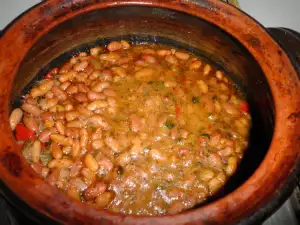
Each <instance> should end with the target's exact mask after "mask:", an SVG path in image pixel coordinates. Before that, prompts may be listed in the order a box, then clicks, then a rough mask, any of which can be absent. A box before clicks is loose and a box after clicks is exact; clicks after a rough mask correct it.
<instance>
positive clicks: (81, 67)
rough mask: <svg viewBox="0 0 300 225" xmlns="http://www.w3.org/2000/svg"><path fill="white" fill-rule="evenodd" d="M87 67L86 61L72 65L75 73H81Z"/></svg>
mask: <svg viewBox="0 0 300 225" xmlns="http://www.w3.org/2000/svg"><path fill="white" fill-rule="evenodd" d="M88 65H89V62H88V61H82V62H79V63H76V64H75V65H74V67H73V68H74V70H75V71H77V72H80V71H83V70H84V69H85V68H86V67H87V66H88Z"/></svg>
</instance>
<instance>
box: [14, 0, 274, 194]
mask: <svg viewBox="0 0 300 225" xmlns="http://www.w3.org/2000/svg"><path fill="white" fill-rule="evenodd" d="M118 39H127V40H129V41H132V42H136V43H143V42H158V43H162V44H169V45H175V46H176V47H180V48H185V49H187V50H189V51H191V52H194V53H195V54H198V55H202V56H204V57H206V58H207V59H208V60H209V61H211V62H214V63H215V64H216V65H217V66H219V67H220V68H222V69H224V70H225V71H227V72H228V73H229V74H231V79H233V80H234V81H235V82H236V83H237V85H238V87H239V88H241V89H242V90H243V91H245V94H246V96H247V99H248V101H249V103H250V107H251V114H252V117H253V126H252V130H251V136H250V145H249V149H248V150H247V152H246V154H245V157H244V159H243V160H242V163H241V165H240V168H239V170H238V171H237V173H236V174H235V176H233V178H232V179H231V180H230V181H229V182H228V184H227V185H226V186H225V188H224V189H223V190H222V191H221V192H220V193H219V194H218V196H215V197H214V198H212V199H211V200H215V199H216V198H219V197H222V196H224V195H226V194H228V193H230V192H232V191H233V190H234V189H235V188H237V187H238V186H239V185H241V184H242V183H243V182H244V181H246V180H247V179H248V178H249V177H250V176H251V175H252V174H253V172H254V171H255V170H256V168H257V167H258V166H259V164H260V163H261V161H262V160H263V158H264V156H265V154H266V152H267V151H268V147H269V145H270V142H271V139H272V134H273V127H274V110H273V109H274V105H273V99H272V96H271V93H270V90H269V86H268V83H267V81H266V79H265V77H264V74H263V72H262V71H261V69H260V67H259V65H258V63H257V62H256V61H255V60H254V58H253V57H252V56H251V55H250V54H249V52H248V51H247V50H246V49H245V48H244V47H243V46H242V45H241V44H240V43H239V42H238V41H237V40H235V39H234V38H233V37H231V36H230V35H229V34H227V33H226V32H224V31H222V30H220V29H219V28H218V27H216V26H214V25H212V24H210V23H208V22H206V21H203V20H201V19H199V18H196V17H193V16H190V15H188V14H185V13H181V12H178V11H170V10H168V9H162V8H153V7H141V6H139V7H137V6H134V7H133V6H130V7H129V6H126V7H114V8H107V9H101V10H96V11H93V12H88V13H85V14H82V15H78V16H77V17H74V18H73V19H71V20H68V21H66V22H64V23H62V24H59V25H57V26H56V27H54V28H53V29H52V30H51V31H50V32H48V33H47V34H46V35H44V36H43V37H42V38H40V39H39V40H38V41H37V43H35V45H34V46H33V47H32V48H31V50H30V51H29V52H28V54H27V55H26V57H25V59H24V60H23V62H22V63H21V65H20V69H19V71H18V74H17V75H16V78H15V82H14V87H13V91H12V94H11V103H12V104H16V105H17V104H18V102H19V97H18V96H20V95H21V94H24V93H25V92H26V90H28V88H30V86H31V85H32V84H33V83H34V82H35V81H36V80H38V79H40V78H41V77H42V76H44V75H45V74H46V73H47V72H48V71H49V70H50V69H51V68H53V67H56V66H58V65H60V64H61V63H63V62H64V61H66V60H67V59H69V58H70V57H71V56H72V55H74V54H76V52H78V51H79V50H80V51H82V50H86V49H88V47H91V46H93V45H96V44H100V45H103V44H107V43H108V42H109V41H111V40H118ZM37 74H38V75H37Z"/></svg>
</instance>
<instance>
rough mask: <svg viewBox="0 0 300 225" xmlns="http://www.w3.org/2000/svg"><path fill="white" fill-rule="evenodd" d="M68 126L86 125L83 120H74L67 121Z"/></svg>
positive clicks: (78, 126) (80, 126)
mask: <svg viewBox="0 0 300 225" xmlns="http://www.w3.org/2000/svg"><path fill="white" fill-rule="evenodd" d="M67 127H68V128H82V127H84V123H83V121H81V120H72V121H71V122H69V123H67Z"/></svg>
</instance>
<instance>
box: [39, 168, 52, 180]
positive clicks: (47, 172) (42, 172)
mask: <svg viewBox="0 0 300 225" xmlns="http://www.w3.org/2000/svg"><path fill="white" fill-rule="evenodd" d="M49 171H50V169H49V168H47V167H43V168H42V171H41V176H42V177H43V178H44V179H45V178H46V177H47V176H48V174H49Z"/></svg>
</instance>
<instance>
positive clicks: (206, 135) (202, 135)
mask: <svg viewBox="0 0 300 225" xmlns="http://www.w3.org/2000/svg"><path fill="white" fill-rule="evenodd" d="M200 136H201V137H207V138H208V139H210V135H209V134H206V133H203V134H200Z"/></svg>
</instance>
